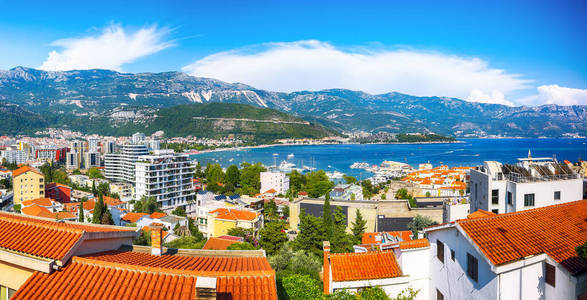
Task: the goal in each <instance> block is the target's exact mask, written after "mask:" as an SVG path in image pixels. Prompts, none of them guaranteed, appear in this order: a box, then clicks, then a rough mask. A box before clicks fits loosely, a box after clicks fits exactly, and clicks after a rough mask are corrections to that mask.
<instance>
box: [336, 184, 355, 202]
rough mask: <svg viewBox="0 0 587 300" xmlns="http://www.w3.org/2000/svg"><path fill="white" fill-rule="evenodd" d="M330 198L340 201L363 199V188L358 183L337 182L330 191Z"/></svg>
mask: <svg viewBox="0 0 587 300" xmlns="http://www.w3.org/2000/svg"><path fill="white" fill-rule="evenodd" d="M330 199H332V200H338V201H350V200H363V188H361V187H360V186H358V185H356V184H337V185H336V186H334V188H333V189H332V191H331V192H330Z"/></svg>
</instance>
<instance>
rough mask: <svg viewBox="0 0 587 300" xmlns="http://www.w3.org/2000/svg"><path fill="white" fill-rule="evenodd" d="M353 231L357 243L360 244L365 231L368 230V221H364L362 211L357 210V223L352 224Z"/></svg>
mask: <svg viewBox="0 0 587 300" xmlns="http://www.w3.org/2000/svg"><path fill="white" fill-rule="evenodd" d="M352 225H353V226H352V228H351V231H352V232H353V235H354V236H355V239H356V241H357V243H360V242H361V240H362V239H363V234H364V233H365V229H367V220H365V219H363V215H362V214H361V211H360V210H359V209H358V208H357V212H356V214H355V221H354V222H353V224H352Z"/></svg>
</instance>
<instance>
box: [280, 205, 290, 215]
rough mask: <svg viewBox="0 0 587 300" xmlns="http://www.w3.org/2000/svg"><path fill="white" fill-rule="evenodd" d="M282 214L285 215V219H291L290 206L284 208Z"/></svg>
mask: <svg viewBox="0 0 587 300" xmlns="http://www.w3.org/2000/svg"><path fill="white" fill-rule="evenodd" d="M281 213H282V214H283V216H284V217H286V218H289V205H288V206H285V207H283V210H282V211H281Z"/></svg>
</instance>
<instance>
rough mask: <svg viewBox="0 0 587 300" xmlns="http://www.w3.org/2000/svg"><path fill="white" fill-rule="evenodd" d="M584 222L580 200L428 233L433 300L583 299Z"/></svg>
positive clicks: (584, 204) (586, 206) (586, 205)
mask: <svg viewBox="0 0 587 300" xmlns="http://www.w3.org/2000/svg"><path fill="white" fill-rule="evenodd" d="M586 219H587V201H586V200H581V201H573V202H569V203H564V204H559V205H552V206H548V207H542V208H536V209H531V210H524V211H520V212H515V213H509V214H506V215H487V214H485V215H481V216H479V217H474V216H470V218H469V219H462V220H457V221H455V222H452V223H447V224H441V225H437V226H433V227H428V228H426V229H425V230H424V231H425V232H426V233H427V235H428V239H429V241H430V245H431V253H432V255H430V256H429V258H428V266H429V269H430V275H429V278H430V284H429V286H430V288H429V292H430V298H429V299H504V300H522V299H543V300H550V299H552V300H575V299H584V297H586V296H587V272H585V271H587V261H586V260H584V259H582V258H580V257H579V256H578V254H577V252H576V251H575V247H577V246H579V245H583V243H584V242H585V241H586V240H587V233H586V232H587V231H586V229H587V223H586V222H585V220H586Z"/></svg>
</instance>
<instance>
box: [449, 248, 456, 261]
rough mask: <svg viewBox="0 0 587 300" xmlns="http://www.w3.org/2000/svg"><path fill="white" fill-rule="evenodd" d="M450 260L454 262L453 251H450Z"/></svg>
mask: <svg viewBox="0 0 587 300" xmlns="http://www.w3.org/2000/svg"><path fill="white" fill-rule="evenodd" d="M450 259H452V261H455V251H454V250H452V249H451V250H450Z"/></svg>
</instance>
